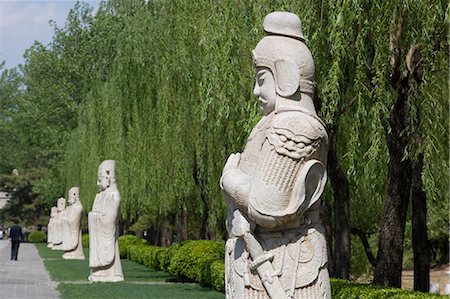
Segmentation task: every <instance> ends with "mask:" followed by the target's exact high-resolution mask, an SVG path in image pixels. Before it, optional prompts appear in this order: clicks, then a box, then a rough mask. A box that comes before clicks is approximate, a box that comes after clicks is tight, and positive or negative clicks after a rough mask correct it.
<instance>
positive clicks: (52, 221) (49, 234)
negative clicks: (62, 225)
mask: <svg viewBox="0 0 450 299" xmlns="http://www.w3.org/2000/svg"><path fill="white" fill-rule="evenodd" d="M54 226H55V216H54V215H53V216H51V217H50V219H49V221H48V224H47V247H48V248H52V247H53V239H52V238H53V234H54V232H53V231H54Z"/></svg>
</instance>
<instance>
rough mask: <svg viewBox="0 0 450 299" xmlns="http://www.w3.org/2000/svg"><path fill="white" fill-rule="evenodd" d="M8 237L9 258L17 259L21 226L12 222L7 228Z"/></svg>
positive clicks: (20, 239) (21, 237)
mask: <svg viewBox="0 0 450 299" xmlns="http://www.w3.org/2000/svg"><path fill="white" fill-rule="evenodd" d="M9 238H10V239H11V260H16V261H17V255H18V253H19V245H20V241H22V240H23V235H22V228H21V227H20V226H19V225H17V224H14V225H13V226H12V227H11V229H10V230H9Z"/></svg>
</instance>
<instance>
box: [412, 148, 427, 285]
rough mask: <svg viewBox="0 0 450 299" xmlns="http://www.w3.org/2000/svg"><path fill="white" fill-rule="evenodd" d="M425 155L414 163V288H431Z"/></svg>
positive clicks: (420, 156)
mask: <svg viewBox="0 0 450 299" xmlns="http://www.w3.org/2000/svg"><path fill="white" fill-rule="evenodd" d="M422 169H423V155H422V154H421V155H419V158H418V160H417V161H414V162H413V163H412V182H411V200H412V213H411V220H412V247H413V252H414V290H415V291H421V292H428V291H429V289H430V249H429V242H428V235H427V197H426V194H425V191H424V190H423V187H422Z"/></svg>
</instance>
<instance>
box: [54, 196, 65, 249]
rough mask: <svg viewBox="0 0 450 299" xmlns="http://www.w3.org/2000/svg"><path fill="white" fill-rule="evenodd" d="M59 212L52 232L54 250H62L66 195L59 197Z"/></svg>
mask: <svg viewBox="0 0 450 299" xmlns="http://www.w3.org/2000/svg"><path fill="white" fill-rule="evenodd" d="M56 207H57V213H56V216H55V225H54V226H53V233H52V243H53V247H52V249H53V250H62V249H63V248H62V235H63V232H62V230H63V228H62V226H63V218H64V214H65V212H66V199H65V198H64V197H60V198H58V202H57V204H56Z"/></svg>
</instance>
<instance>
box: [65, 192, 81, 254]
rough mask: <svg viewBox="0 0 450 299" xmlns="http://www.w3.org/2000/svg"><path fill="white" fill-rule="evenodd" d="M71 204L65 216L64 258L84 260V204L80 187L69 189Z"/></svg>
mask: <svg viewBox="0 0 450 299" xmlns="http://www.w3.org/2000/svg"><path fill="white" fill-rule="evenodd" d="M68 201H69V206H68V207H67V208H66V213H65V215H64V218H63V243H62V246H63V250H64V251H65V253H64V255H63V259H71V260H84V253H83V243H82V241H81V217H82V216H83V205H82V204H81V202H80V188H78V187H72V188H70V190H69V200H68Z"/></svg>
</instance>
